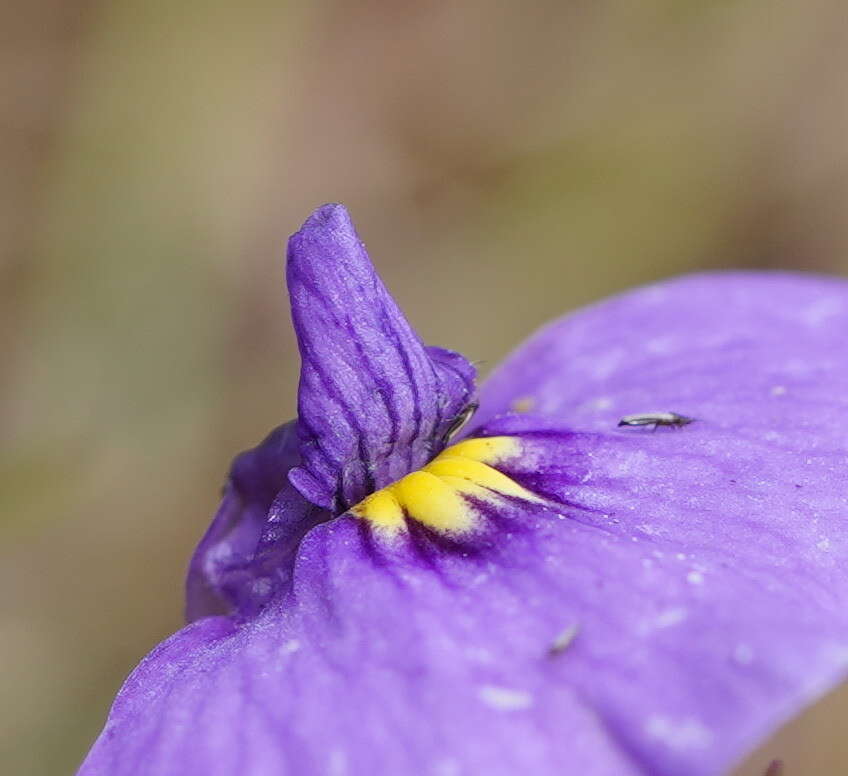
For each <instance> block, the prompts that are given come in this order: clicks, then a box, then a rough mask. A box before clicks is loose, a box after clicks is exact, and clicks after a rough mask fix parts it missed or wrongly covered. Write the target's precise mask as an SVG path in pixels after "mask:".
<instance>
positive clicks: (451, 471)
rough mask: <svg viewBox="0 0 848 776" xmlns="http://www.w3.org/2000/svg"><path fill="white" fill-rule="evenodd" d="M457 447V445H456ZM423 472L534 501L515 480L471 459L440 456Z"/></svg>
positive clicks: (533, 497)
mask: <svg viewBox="0 0 848 776" xmlns="http://www.w3.org/2000/svg"><path fill="white" fill-rule="evenodd" d="M457 447H459V445H457ZM424 471H425V472H430V473H432V474H435V475H438V476H439V477H459V478H461V479H464V480H470V481H471V482H474V483H477V484H478V485H482V486H483V487H484V488H489V489H490V490H496V491H498V492H499V493H502V494H503V495H504V496H516V497H517V498H529V499H530V500H536V496H534V495H533V494H532V493H530V491H529V490H527V489H526V488H522V487H521V485H519V484H518V483H517V482H516V481H515V480H512V479H510V478H509V477H507V476H506V475H505V474H503V472H499V471H498V470H497V469H493V468H492V467H491V466H488V465H486V464H485V463H481V462H480V461H474V460H472V459H471V458H460V457H456V458H453V457H451V458H445V457H443V455H440V456H439V457H438V458H436V459H435V460H434V461H433V462H432V463H430V464H428V465H427V466H425V467H424Z"/></svg>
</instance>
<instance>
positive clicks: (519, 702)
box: [477, 684, 533, 711]
mask: <svg viewBox="0 0 848 776" xmlns="http://www.w3.org/2000/svg"><path fill="white" fill-rule="evenodd" d="M477 695H478V697H479V698H480V700H481V701H483V703H485V704H486V705H487V706H489V707H490V708H492V709H495V710H496V711H521V710H522V709H529V708H530V707H531V706H532V705H533V696H532V695H531V694H530V693H529V692H525V691H524V690H512V689H510V688H509V687H497V686H496V685H493V684H484V685H483V686H482V687H481V688H480V689H479V691H478V692H477Z"/></svg>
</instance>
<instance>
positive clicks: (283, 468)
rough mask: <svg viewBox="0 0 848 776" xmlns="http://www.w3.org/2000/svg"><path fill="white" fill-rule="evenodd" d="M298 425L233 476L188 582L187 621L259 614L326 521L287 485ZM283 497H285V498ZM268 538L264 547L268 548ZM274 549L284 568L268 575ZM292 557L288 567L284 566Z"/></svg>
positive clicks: (237, 464) (244, 459) (244, 457)
mask: <svg viewBox="0 0 848 776" xmlns="http://www.w3.org/2000/svg"><path fill="white" fill-rule="evenodd" d="M299 444H300V442H299V439H298V435H297V424H296V422H295V421H292V422H291V423H286V424H285V425H283V426H280V427H279V428H276V429H274V431H272V432H271V433H270V434H269V435H268V437H267V438H266V439H265V440H264V441H263V442H262V443H261V444H259V445H258V446H257V447H255V448H254V449H252V450H248V451H246V452H244V453H242V454H241V455H239V456H238V457H237V458H236V459H235V461H233V465H232V467H231V469H230V474H229V477H228V479H227V484H226V485H225V486H224V496H223V499H222V501H221V506H220V507H219V508H218V512H217V514H216V515H215V518H214V519H213V520H212V524H211V525H210V526H209V528H208V530H207V531H206V533H205V534H204V536H203V538H202V539H201V540H200V543H199V544H198V546H197V549H196V550H195V552H194V555H193V557H192V559H191V563H190V564H189V571H188V577H187V579H186V620H188V621H189V622H191V621H193V620H196V619H198V618H200V617H206V616H208V615H210V614H223V613H230V612H239V613H241V614H249V613H250V612H253V611H256V610H257V608H258V607H259V606H261V605H262V604H263V603H264V602H265V601H266V600H267V598H268V595H269V593H270V592H271V588H272V584H271V581H272V580H273V587H274V588H276V586H277V585H278V584H279V583H281V582H284V581H285V580H284V579H283V577H281V576H280V575H281V574H282V575H285V574H287V573H288V571H290V567H291V562H290V557H291V555H292V554H293V553H294V551H295V549H296V548H297V544H298V542H299V541H300V539H301V537H302V536H303V534H304V533H305V531H306V530H307V528H308V527H311V526H312V525H314V524H315V523H317V522H321V521H322V520H326V519H329V517H330V515H329V514H328V513H326V512H323V511H320V510H317V509H315V508H313V507H312V506H311V505H310V504H308V503H307V502H306V501H304V500H303V498H302V497H301V496H300V495H299V494H298V493H296V492H293V491H292V489H291V487H290V486H287V482H286V475H287V474H288V471H289V470H290V469H291V467H292V466H294V465H295V464H297V463H298V462H299V461H300V455H299ZM281 491H282V493H281ZM263 539H264V541H263ZM272 541H273V544H274V545H275V548H274V550H273V552H274V555H275V557H277V558H278V559H279V560H280V565H279V566H278V568H276V569H275V573H273V574H270V573H269V571H268V569H267V566H268V563H267V562H264V563H260V556H262V555H263V554H267V553H268V552H269V550H268V545H269V544H271V543H272ZM284 558H289V562H288V563H283V562H282V560H283V559H284Z"/></svg>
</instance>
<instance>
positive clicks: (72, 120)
mask: <svg viewBox="0 0 848 776" xmlns="http://www.w3.org/2000/svg"><path fill="white" fill-rule="evenodd" d="M17 5H18V7H17V8H14V9H13V8H9V9H7V10H6V11H4V12H3V16H4V17H5V20H4V21H3V22H2V24H0V41H2V43H1V44H0V63H2V64H0V141H2V142H0V157H1V158H2V171H3V174H2V176H0V252H1V253H0V270H1V271H2V277H3V282H2V304H0V324H1V325H0V337H2V343H3V350H2V360H1V361H0V365H2V375H1V376H0V381H1V382H0V384H2V395H0V423H2V426H0V427H1V428H2V433H0V532H2V533H0V590H2V593H0V595H2V600H3V606H2V617H0V665H2V666H3V671H2V679H0V697H2V703H0V762H2V763H3V766H2V772H3V773H9V774H16V775H19V774H39V775H41V774H61V773H70V772H72V771H73V769H74V767H75V766H76V764H77V763H78V761H79V760H80V758H81V757H82V756H83V754H84V752H85V750H86V748H87V747H88V745H89V744H90V742H91V740H92V739H93V737H94V736H95V734H96V733H97V731H98V729H99V727H100V725H101V724H102V722H103V720H104V717H105V714H106V711H107V709H108V705H109V703H110V701H111V699H112V697H113V695H114V692H115V691H116V689H117V688H118V686H119V684H120V682H121V681H122V679H123V677H124V676H125V675H126V674H127V672H128V671H129V670H130V669H131V668H132V667H133V666H134V665H135V663H136V662H137V661H138V660H139V659H140V658H141V657H142V656H143V655H144V654H145V653H146V652H147V651H148V650H149V648H150V647H152V646H153V645H154V644H155V643H156V642H157V641H159V640H160V639H161V638H163V637H164V636H166V635H167V634H169V633H171V632H172V631H174V630H175V629H177V628H178V627H179V626H180V623H181V606H182V601H181V585H182V580H183V573H184V569H185V566H186V562H187V560H188V557H189V553H190V552H191V550H192V547H193V545H194V543H195V541H196V540H197V539H198V537H199V536H200V534H201V532H202V531H203V529H204V527H205V526H206V524H207V522H208V520H209V518H210V516H211V515H212V513H213V510H214V508H215V505H216V500H217V496H218V492H219V487H220V485H221V483H222V481H223V477H224V473H225V471H226V468H227V466H228V463H229V460H230V458H231V457H232V455H233V454H234V453H235V452H237V451H238V450H240V449H243V448H245V447H248V446H250V445H252V444H254V443H255V442H256V441H258V440H259V439H260V438H261V437H262V436H263V435H264V433H265V432H266V431H267V430H269V429H270V428H271V427H272V426H274V425H276V424H277V423H279V422H280V421H283V420H285V419H288V418H289V417H291V416H292V415H293V414H294V406H295V404H294V401H295V382H296V377H297V368H298V359H297V355H296V350H295V346H294V342H293V338H292V333H291V330H290V324H289V318H288V310H287V303H286V296H285V288H284V282H283V259H284V247H285V241H286V239H287V237H288V235H289V234H290V233H291V232H292V231H294V230H295V229H296V228H297V227H298V226H299V225H300V223H301V221H302V220H303V219H304V218H305V217H306V216H307V215H308V213H309V211H310V210H311V209H312V208H313V207H314V206H316V205H318V204H320V203H322V202H325V201H342V202H344V203H345V204H346V205H347V206H348V207H349V208H350V210H351V211H352V213H353V216H354V218H355V220H356V221H357V224H358V226H359V229H360V233H361V235H362V237H363V239H365V241H366V242H367V244H368V247H369V249H370V251H371V255H372V257H373V258H374V261H375V263H376V264H377V266H378V268H379V270H380V271H381V273H382V274H383V276H384V278H385V280H386V282H387V284H388V285H389V287H390V288H391V290H392V291H393V292H394V293H395V294H396V296H397V298H398V299H399V301H400V303H401V306H402V307H403V308H404V309H405V310H406V311H407V313H408V314H409V316H410V318H411V320H412V321H413V323H414V324H415V325H416V326H417V327H418V328H419V330H420V331H421V333H422V335H423V336H424V337H425V339H426V340H427V341H428V342H431V343H438V344H442V345H447V346H450V347H454V348H458V349H461V350H462V351H464V352H465V353H466V354H468V355H469V356H470V357H471V358H473V359H476V360H479V361H482V362H483V368H484V369H486V368H489V367H491V366H492V365H493V364H494V363H496V362H497V361H498V360H499V359H500V358H501V357H502V356H503V355H504V354H505V353H506V352H507V351H508V349H510V348H511V347H513V346H514V345H516V344H517V343H518V342H519V341H520V340H521V339H522V338H524V337H525V336H526V335H527V334H529V333H530V331H531V330H533V329H534V328H535V327H536V326H538V325H539V324H541V323H542V322H544V321H546V320H547V319H549V318H551V317H553V316H556V315H559V314H561V313H563V312H565V311H567V310H570V309H572V308H574V307H576V306H578V305H581V304H584V303H586V302H589V301H592V300H595V299H598V298H599V297H602V296H604V295H607V294H610V293H613V292H616V291H618V290H620V289H624V288H627V287H628V286H632V285H634V284H637V283H644V282H647V281H651V280H654V279H657V278H661V277H665V276H668V275H672V274H675V273H680V272H687V271H691V270H696V269H713V268H722V267H739V266H743V267H786V268H803V269H815V270H824V271H830V272H839V273H844V272H845V271H846V270H848V253H846V246H848V218H846V198H848V142H847V141H846V138H848V88H846V87H848V76H847V75H846V74H848V45H846V43H848V40H846V38H848V26H846V24H845V21H846V20H845V6H844V3H842V2H840V0H794V1H790V2H782V3H774V2H766V1H765V0H761V1H760V2H754V1H749V2H731V1H730V0H714V1H712V2H710V1H709V0H702V1H701V2H691V1H690V2H672V1H671V0H667V1H666V2H659V1H657V0H652V1H646V2H642V3H632V2H627V1H626V0H622V1H621V2H610V1H609V0H592V1H591V2H589V1H588V0H586V1H584V0H579V1H574V0H572V1H568V2H565V1H563V0H550V1H549V2H543V1H541V0H532V1H531V2H519V1H518V0H513V2H503V3H493V2H484V0H477V1H476V2H461V3H456V2H440V1H438V0H432V1H429V2H422V1H419V2H402V1H401V2H399V1H398V0H394V1H390V0H371V1H370V2H364V3H356V4H354V3H343V2H327V1H326V0H325V1H324V2H312V3H287V2H262V0H246V1H245V2H242V3H226V2H221V1H220V0H207V1H206V2H197V1H196V0H169V2H164V0H147V1H146V2H145V1H143V0H135V1H134V2H133V1H131V0H113V2H110V3H96V2H93V1H92V0H33V2H30V3H29V4H26V5H24V4H17ZM829 703H830V705H829V706H825V707H821V708H819V709H817V710H816V712H814V714H813V717H811V719H812V720H813V721H812V722H809V723H808V724H807V725H806V727H804V728H803V729H802V731H801V732H800V733H798V732H796V733H790V734H788V735H789V738H787V739H786V740H782V741H781V743H780V744H779V745H778V747H777V748H778V749H779V750H780V752H781V753H783V754H785V755H786V756H787V759H788V760H789V761H790V765H793V763H797V762H804V763H806V765H805V766H803V769H802V768H796V769H794V770H793V769H790V770H789V776H793V774H795V773H798V774H800V773H804V774H807V773H810V774H817V773H827V772H832V773H837V772H840V773H841V772H843V771H842V770H839V769H838V766H834V763H835V762H837V760H838V757H840V756H842V755H844V754H845V746H846V744H845V742H834V741H828V740H827V739H826V738H823V736H824V733H822V731H825V730H826V729H828V728H829V727H830V728H832V727H833V722H834V720H835V719H839V718H840V717H841V718H842V719H844V715H845V714H846V713H848V699H845V698H843V699H842V700H841V701H840V700H839V699H837V700H836V701H834V700H833V699H831V700H830V701H829ZM822 709H824V711H822ZM837 744H841V747H842V749H841V750H840V748H839V746H838V745H837ZM772 748H774V747H772ZM843 762H844V761H843ZM752 767H753V768H754V770H752V771H751V773H754V772H756V769H757V768H759V769H760V772H761V766H759V765H754V766H752ZM828 767H830V768H836V769H834V770H832V771H827V770H824V769H826V768H828ZM819 769H823V770H819Z"/></svg>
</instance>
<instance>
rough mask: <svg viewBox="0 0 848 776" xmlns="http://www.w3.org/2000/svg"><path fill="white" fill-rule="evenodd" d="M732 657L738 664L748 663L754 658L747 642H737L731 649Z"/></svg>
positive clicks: (744, 664)
mask: <svg viewBox="0 0 848 776" xmlns="http://www.w3.org/2000/svg"><path fill="white" fill-rule="evenodd" d="M733 659H734V660H735V661H736V662H737V663H739V665H743V666H747V665H750V664H751V662H752V661H753V659H754V650H753V649H752V648H751V646H750V645H749V644H737V645H736V647H735V648H734V650H733Z"/></svg>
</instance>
